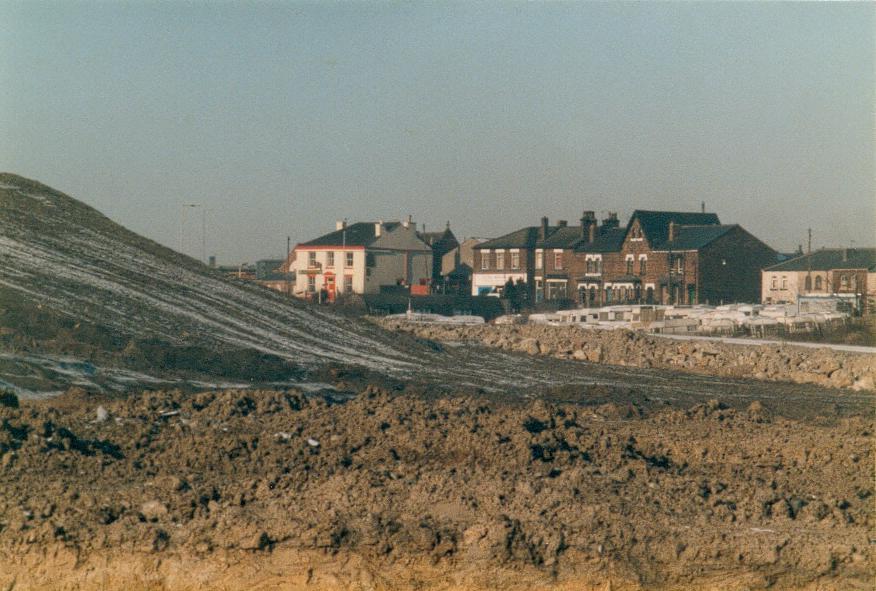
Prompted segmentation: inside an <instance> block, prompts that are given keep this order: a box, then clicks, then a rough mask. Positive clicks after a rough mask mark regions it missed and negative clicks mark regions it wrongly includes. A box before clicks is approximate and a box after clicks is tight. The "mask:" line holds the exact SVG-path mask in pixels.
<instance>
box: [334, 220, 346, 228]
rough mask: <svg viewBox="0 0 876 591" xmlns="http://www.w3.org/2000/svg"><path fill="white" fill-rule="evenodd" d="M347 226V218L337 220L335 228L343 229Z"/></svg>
mask: <svg viewBox="0 0 876 591" xmlns="http://www.w3.org/2000/svg"><path fill="white" fill-rule="evenodd" d="M346 227H347V220H338V221H336V222H335V230H343V229H344V228H346Z"/></svg>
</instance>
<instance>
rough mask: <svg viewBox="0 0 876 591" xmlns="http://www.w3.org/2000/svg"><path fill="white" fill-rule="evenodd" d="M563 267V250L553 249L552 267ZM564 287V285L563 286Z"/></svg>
mask: <svg viewBox="0 0 876 591" xmlns="http://www.w3.org/2000/svg"><path fill="white" fill-rule="evenodd" d="M562 268H563V251H562V250H555V251H554V269H562ZM564 289H565V286H564Z"/></svg>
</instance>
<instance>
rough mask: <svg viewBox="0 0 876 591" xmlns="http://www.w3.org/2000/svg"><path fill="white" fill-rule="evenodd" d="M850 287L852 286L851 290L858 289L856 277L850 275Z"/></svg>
mask: <svg viewBox="0 0 876 591" xmlns="http://www.w3.org/2000/svg"><path fill="white" fill-rule="evenodd" d="M850 285H851V286H852V289H853V290H855V289H858V276H857V275H852V280H851V282H850Z"/></svg>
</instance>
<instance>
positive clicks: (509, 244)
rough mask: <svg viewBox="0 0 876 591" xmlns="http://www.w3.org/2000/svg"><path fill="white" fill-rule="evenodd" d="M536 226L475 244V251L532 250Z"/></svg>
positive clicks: (537, 229)
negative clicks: (491, 249)
mask: <svg viewBox="0 0 876 591" xmlns="http://www.w3.org/2000/svg"><path fill="white" fill-rule="evenodd" d="M555 228H556V226H555ZM538 231H539V227H538V226H529V227H527V228H520V229H519V230H515V231H514V232H511V233H510V234H505V235H504V236H499V237H498V238H493V239H492V240H487V241H486V242H482V243H480V244H476V245H475V246H474V247H473V248H475V249H481V248H484V249H487V248H534V247H535V243H536V241H537V240H538Z"/></svg>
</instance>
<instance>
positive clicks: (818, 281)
mask: <svg viewBox="0 0 876 591" xmlns="http://www.w3.org/2000/svg"><path fill="white" fill-rule="evenodd" d="M822 289H823V287H822V283H821V275H818V276H817V277H816V278H815V291H821V290H822Z"/></svg>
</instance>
